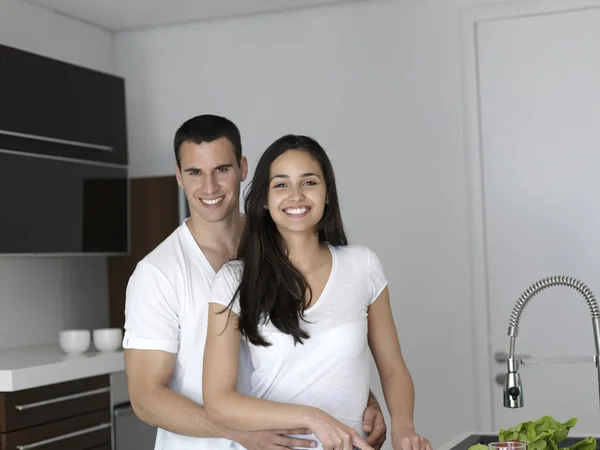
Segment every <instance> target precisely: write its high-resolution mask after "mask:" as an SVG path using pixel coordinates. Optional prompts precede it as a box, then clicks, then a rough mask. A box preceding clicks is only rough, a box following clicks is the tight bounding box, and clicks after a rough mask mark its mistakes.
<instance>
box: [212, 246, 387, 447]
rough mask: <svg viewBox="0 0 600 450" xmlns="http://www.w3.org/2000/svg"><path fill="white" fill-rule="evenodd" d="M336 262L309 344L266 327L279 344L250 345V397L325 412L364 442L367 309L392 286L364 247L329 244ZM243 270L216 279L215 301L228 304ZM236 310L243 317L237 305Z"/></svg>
mask: <svg viewBox="0 0 600 450" xmlns="http://www.w3.org/2000/svg"><path fill="white" fill-rule="evenodd" d="M329 248H330V250H331V253H332V257H333V262H332V269H331V274H330V276H329V279H328V281H327V283H326V285H325V288H324V290H323V293H322V294H321V296H320V297H319V298H318V299H317V301H316V303H314V304H313V305H312V306H311V307H310V308H309V309H307V310H306V312H305V316H304V317H305V319H306V320H307V321H308V322H304V321H302V320H301V322H300V324H301V326H302V327H303V329H305V330H306V331H307V332H308V333H309V335H310V338H309V339H307V340H305V341H304V343H303V344H297V345H294V340H293V338H292V337H291V336H290V335H286V334H283V333H282V332H281V331H279V330H278V329H277V328H276V327H275V326H274V325H273V324H272V323H270V322H267V323H266V324H261V325H259V330H260V333H261V335H262V336H263V338H265V339H266V340H267V341H268V342H270V343H271V344H272V345H271V346H269V347H262V346H255V345H253V344H251V343H250V342H247V344H248V346H249V351H250V356H251V359H252V365H253V367H254V372H253V373H252V377H251V382H250V384H251V394H250V395H251V396H252V397H256V398H262V399H267V400H272V401H278V402H283V403H293V404H301V405H308V406H313V407H316V408H319V409H321V410H323V411H325V412H326V413H328V414H330V415H331V416H333V417H335V418H336V419H337V420H339V421H340V422H343V423H344V424H346V425H348V426H350V427H353V428H354V429H356V431H358V432H359V433H360V434H361V436H363V437H364V436H365V435H364V433H363V431H362V421H363V414H364V410H365V408H366V405H367V400H368V395H369V389H370V363H369V361H370V359H369V347H368V343H367V331H368V326H367V315H368V307H369V305H371V304H372V303H373V302H374V301H375V300H376V299H377V298H378V297H379V294H380V293H381V291H383V289H384V288H385V287H386V285H387V281H386V278H385V274H384V271H383V268H382V265H381V262H380V260H379V258H378V257H377V255H376V254H375V253H374V252H373V251H371V250H370V249H368V248H366V247H362V246H356V245H352V246H337V247H334V246H329ZM242 268H243V265H242V263H241V262H240V261H232V262H230V263H227V264H226V265H224V266H223V267H222V268H221V270H220V271H219V272H218V273H217V275H216V277H215V279H214V280H213V285H212V292H211V296H210V300H209V301H210V302H213V303H219V304H221V305H224V306H228V305H229V304H230V302H231V299H232V298H233V295H234V293H235V291H236V289H237V287H238V286H239V283H240V280H241V275H242ZM232 311H233V312H234V313H236V314H239V303H238V299H236V302H235V303H234V304H233V305H232Z"/></svg>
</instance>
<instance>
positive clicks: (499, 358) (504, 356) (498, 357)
mask: <svg viewBox="0 0 600 450" xmlns="http://www.w3.org/2000/svg"><path fill="white" fill-rule="evenodd" d="M527 358H531V355H515V359H527ZM494 360H495V361H496V362H497V363H505V362H506V361H508V353H506V352H503V351H499V352H496V353H495V354H494Z"/></svg>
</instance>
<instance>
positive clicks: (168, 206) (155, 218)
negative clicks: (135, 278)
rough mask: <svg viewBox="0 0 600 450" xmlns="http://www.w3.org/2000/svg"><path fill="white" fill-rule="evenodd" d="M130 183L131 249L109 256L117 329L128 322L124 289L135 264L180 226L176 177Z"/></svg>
mask: <svg viewBox="0 0 600 450" xmlns="http://www.w3.org/2000/svg"><path fill="white" fill-rule="evenodd" d="M130 186H131V190H130V211H131V215H130V221H131V232H130V236H131V238H130V239H131V241H130V252H129V254H128V255H126V256H117V257H110V258H109V259H108V276H109V279H108V281H109V304H110V326H111V327H116V328H123V326H124V324H125V313H124V311H125V291H126V289H127V283H128V281H129V277H130V276H131V274H132V273H133V271H134V269H135V266H136V264H137V263H138V262H139V261H140V260H141V259H142V258H144V256H146V255H147V254H148V253H150V252H151V251H152V250H154V248H155V247H156V246H157V245H158V244H160V243H161V242H162V241H163V240H165V239H166V238H167V237H168V236H169V235H170V234H171V233H172V232H173V231H175V229H176V228H177V227H178V226H179V225H180V222H179V186H178V185H177V179H176V178H175V176H163V177H148V178H133V179H131V184H130ZM186 212H187V206H186Z"/></svg>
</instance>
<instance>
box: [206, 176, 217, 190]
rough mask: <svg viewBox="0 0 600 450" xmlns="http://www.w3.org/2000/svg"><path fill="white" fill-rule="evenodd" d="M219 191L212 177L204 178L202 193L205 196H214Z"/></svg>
mask: <svg viewBox="0 0 600 450" xmlns="http://www.w3.org/2000/svg"><path fill="white" fill-rule="evenodd" d="M218 190H219V184H218V183H217V181H216V180H215V177H214V176H213V175H208V176H206V177H205V178H204V192H205V193H207V194H214V193H215V192H217V191H218Z"/></svg>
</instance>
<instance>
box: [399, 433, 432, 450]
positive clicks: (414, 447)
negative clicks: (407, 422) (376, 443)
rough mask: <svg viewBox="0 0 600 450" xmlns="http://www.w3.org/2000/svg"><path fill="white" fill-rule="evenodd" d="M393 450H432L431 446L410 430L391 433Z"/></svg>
mask: <svg viewBox="0 0 600 450" xmlns="http://www.w3.org/2000/svg"><path fill="white" fill-rule="evenodd" d="M392 447H393V448H394V450H432V448H431V444H430V443H429V441H428V440H427V439H426V438H424V437H423V436H421V435H419V434H417V433H416V432H415V430H413V429H412V428H409V429H398V430H394V431H392Z"/></svg>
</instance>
